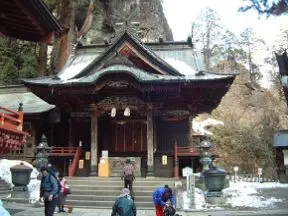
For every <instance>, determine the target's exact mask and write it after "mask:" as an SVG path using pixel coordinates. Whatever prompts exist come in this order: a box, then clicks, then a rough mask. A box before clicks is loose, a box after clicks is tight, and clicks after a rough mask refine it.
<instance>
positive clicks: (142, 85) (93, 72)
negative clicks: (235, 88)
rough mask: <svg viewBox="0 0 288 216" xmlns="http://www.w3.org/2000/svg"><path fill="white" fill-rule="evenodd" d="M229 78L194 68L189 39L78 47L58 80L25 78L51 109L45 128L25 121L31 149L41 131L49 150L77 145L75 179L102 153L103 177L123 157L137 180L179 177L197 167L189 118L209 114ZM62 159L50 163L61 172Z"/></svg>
mask: <svg viewBox="0 0 288 216" xmlns="http://www.w3.org/2000/svg"><path fill="white" fill-rule="evenodd" d="M234 78H235V74H220V73H211V72H208V71H202V70H198V67H197V61H195V53H194V51H193V46H192V44H191V41H189V40H188V41H187V42H186V41H185V42H165V41H160V42H157V43H142V42H141V41H139V40H138V39H137V38H136V37H135V36H134V35H133V34H131V33H129V32H127V31H125V32H124V33H122V34H121V35H120V36H119V37H117V38H116V39H115V40H114V41H113V42H112V43H111V44H104V43H103V44H99V45H89V46H78V47H77V48H76V51H75V53H74V54H73V56H71V57H70V58H69V60H68V61H67V63H66V65H65V66H64V67H63V69H62V70H61V71H59V73H58V74H57V75H54V76H50V77H40V78H36V79H26V80H24V85H25V86H26V87H27V88H28V89H30V91H31V92H30V93H31V94H32V93H33V94H34V96H35V95H36V96H35V97H39V98H41V100H43V101H45V103H47V104H46V106H48V105H49V106H50V107H49V109H48V112H50V113H49V114H45V112H46V111H45V112H44V111H43V113H44V114H43V115H46V117H45V119H46V120H47V119H48V120H47V121H46V123H45V124H44V123H43V124H41V125H39V124H38V127H37V124H34V125H33V123H32V126H31V127H32V128H34V131H36V132H35V134H34V137H36V138H35V142H34V145H37V143H38V142H39V141H40V137H41V134H42V133H44V134H45V135H46V137H47V138H48V144H49V145H50V146H53V147H54V148H57V147H59V148H60V147H63V148H71V149H72V148H75V147H77V148H78V147H79V146H80V147H81V151H82V154H81V156H80V157H79V158H78V159H77V160H79V161H77V162H80V161H81V166H80V163H79V166H78V169H77V171H76V172H75V175H97V174H98V164H99V158H100V157H101V155H102V152H103V151H104V152H108V155H109V161H110V176H118V175H119V174H120V169H121V167H122V165H123V163H124V162H125V160H126V159H127V158H130V159H132V161H133V162H134V163H135V165H136V167H137V175H138V176H159V177H172V176H178V175H181V173H180V172H179V168H181V167H182V168H183V166H186V165H187V163H188V165H192V166H193V168H194V169H196V168H197V167H199V151H198V150H197V148H196V146H195V140H194V141H193V130H192V120H193V118H194V117H195V116H196V115H198V114H201V113H210V112H211V111H212V110H213V109H215V108H216V107H217V106H218V104H219V103H220V101H221V99H222V97H223V96H224V95H225V93H226V92H227V91H228V90H229V87H230V86H231V84H232V83H233V81H234ZM52 105H55V107H54V106H52ZM27 106H29V104H27ZM30 106H31V104H30ZM23 107H24V112H25V103H23ZM39 109H43V107H41V106H39ZM34 110H37V108H35V107H34ZM36 112H37V111H36ZM35 116H40V114H38V115H34V119H35ZM24 117H25V116H24ZM27 118H29V117H27ZM27 118H26V120H27ZM42 119H43V118H42ZM29 121H30V122H33V118H31V119H30V120H29ZM38 122H39V121H38ZM47 122H48V123H47ZM176 152H178V153H176ZM177 154H178V155H177ZM178 156H179V157H178ZM72 159H73V158H72ZM67 160H69V159H68V158H65V159H64V160H63V158H62V159H57V158H56V159H55V161H57V163H58V165H59V166H60V168H61V169H62V170H64V171H65V170H66V172H67V166H68V165H69V161H67ZM74 160H75V158H74ZM71 162H72V160H71V159H70V164H71ZM73 162H74V161H73ZM189 163H190V164H189ZM75 169H76V168H75Z"/></svg>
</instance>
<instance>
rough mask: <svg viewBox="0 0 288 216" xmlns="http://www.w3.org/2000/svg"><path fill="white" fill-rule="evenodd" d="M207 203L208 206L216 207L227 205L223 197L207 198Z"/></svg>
mask: <svg viewBox="0 0 288 216" xmlns="http://www.w3.org/2000/svg"><path fill="white" fill-rule="evenodd" d="M205 201H206V203H208V204H211V205H216V206H223V205H224V204H225V198H224V197H223V196H221V197H216V196H209V197H208V196H205Z"/></svg>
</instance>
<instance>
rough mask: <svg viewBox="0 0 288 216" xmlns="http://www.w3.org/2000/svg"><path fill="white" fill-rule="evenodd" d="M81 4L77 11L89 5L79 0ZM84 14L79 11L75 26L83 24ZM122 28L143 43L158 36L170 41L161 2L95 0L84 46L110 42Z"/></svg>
mask: <svg viewBox="0 0 288 216" xmlns="http://www.w3.org/2000/svg"><path fill="white" fill-rule="evenodd" d="M82 4H83V5H82V6H81V7H79V8H87V5H88V4H89V2H88V0H87V1H86V0H83V1H82ZM85 6H86V7H85ZM85 15H86V11H85V10H81V9H79V11H78V13H77V16H76V19H77V20H76V23H77V26H81V25H82V24H83V22H84V19H85ZM120 23H122V25H121V24H120ZM138 23H139V24H138ZM127 25H128V26H127ZM125 28H130V30H132V31H134V33H136V34H137V35H138V36H139V37H140V38H141V40H142V41H144V42H148V41H149V42H152V41H158V39H159V38H160V37H161V38H163V39H164V41H165V40H166V41H172V40H173V35H172V31H171V29H170V28H169V25H168V23H167V20H166V18H165V15H164V12H163V8H162V4H161V0H141V1H140V0H98V1H97V4H96V9H95V11H94V17H93V23H92V26H91V28H90V30H89V32H88V33H87V35H86V36H85V38H84V43H85V44H93V43H99V42H101V43H102V42H103V41H104V39H106V40H110V39H112V38H113V37H115V35H117V32H119V31H121V30H124V29H125Z"/></svg>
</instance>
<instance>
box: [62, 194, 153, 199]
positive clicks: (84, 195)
mask: <svg viewBox="0 0 288 216" xmlns="http://www.w3.org/2000/svg"><path fill="white" fill-rule="evenodd" d="M68 196H69V197H71V196H72V197H73V196H82V197H103V198H108V197H109V198H115V199H116V198H117V197H118V196H111V195H108V196H106V195H86V194H69V195H68ZM135 197H136V198H137V199H138V198H139V199H140V198H147V197H151V199H152V196H135Z"/></svg>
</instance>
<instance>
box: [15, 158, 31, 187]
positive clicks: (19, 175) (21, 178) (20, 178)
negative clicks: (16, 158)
mask: <svg viewBox="0 0 288 216" xmlns="http://www.w3.org/2000/svg"><path fill="white" fill-rule="evenodd" d="M32 170H33V169H32V168H30V167H28V166H26V165H24V163H23V162H21V163H20V164H19V165H15V166H12V167H11V168H10V171H11V174H12V183H13V184H14V187H13V190H14V191H15V190H18V191H27V190H28V188H27V185H28V184H29V183H30V176H31V172H32Z"/></svg>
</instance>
